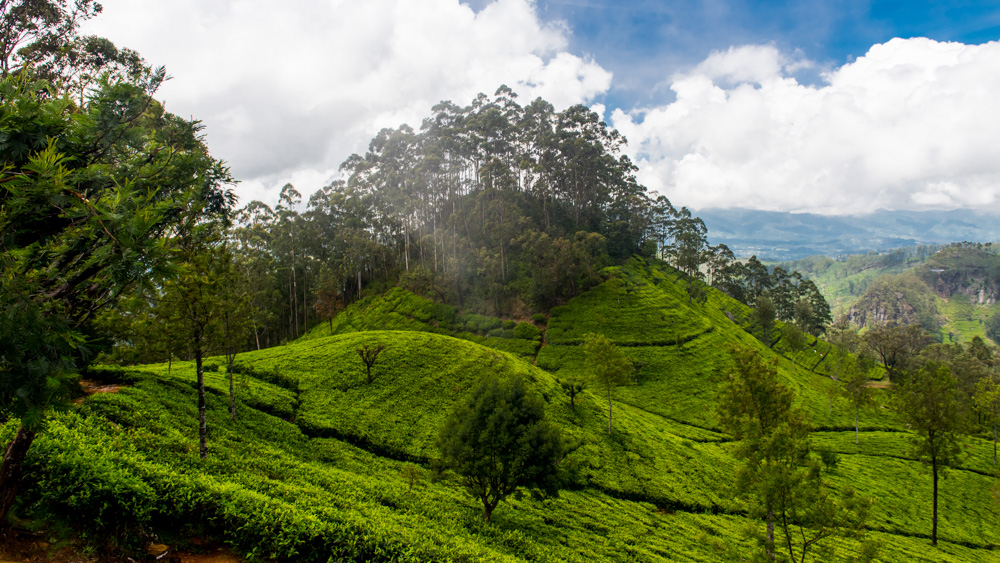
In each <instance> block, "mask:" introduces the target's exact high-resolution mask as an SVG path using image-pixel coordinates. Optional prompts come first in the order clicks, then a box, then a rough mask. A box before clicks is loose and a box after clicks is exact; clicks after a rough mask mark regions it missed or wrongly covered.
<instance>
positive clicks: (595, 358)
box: [583, 333, 632, 435]
mask: <svg viewBox="0 0 1000 563" xmlns="http://www.w3.org/2000/svg"><path fill="white" fill-rule="evenodd" d="M583 351H584V354H585V355H586V358H587V367H588V369H589V370H590V373H591V376H592V377H593V378H594V382H595V383H596V384H597V385H598V386H599V387H601V388H602V389H603V390H604V391H605V392H606V393H607V395H608V434H609V435H610V434H611V420H612V416H611V405H612V394H613V393H614V390H615V388H616V387H618V386H619V385H622V384H624V383H627V382H628V374H629V373H630V372H631V371H632V368H631V364H630V363H629V361H628V358H626V357H625V353H624V352H622V351H621V349H620V348H618V347H617V346H615V343H614V342H612V341H611V339H610V338H608V337H607V336H604V335H603V334H594V333H589V334H586V335H584V342H583Z"/></svg>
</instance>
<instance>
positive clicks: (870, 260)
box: [769, 245, 941, 316]
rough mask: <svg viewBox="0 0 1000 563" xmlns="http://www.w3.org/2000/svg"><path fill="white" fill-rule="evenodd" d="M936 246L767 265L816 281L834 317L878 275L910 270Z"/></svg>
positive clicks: (845, 309) (810, 257)
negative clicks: (779, 267)
mask: <svg viewBox="0 0 1000 563" xmlns="http://www.w3.org/2000/svg"><path fill="white" fill-rule="evenodd" d="M939 248H941V247H940V246H939V245H920V246H914V247H907V248H897V249H894V250H888V251H883V252H868V253H866V254H851V255H846V256H841V257H839V258H837V259H833V258H830V257H829V256H819V255H816V256H809V257H806V258H802V259H799V260H794V261H789V262H780V263H774V264H771V263H769V265H779V266H781V267H782V268H784V269H785V270H787V271H789V272H791V271H798V272H800V273H802V275H804V276H806V277H808V278H809V279H811V280H813V281H814V282H816V285H817V286H819V288H820V290H821V291H822V292H823V296H824V297H826V299H827V301H828V302H829V303H830V309H831V311H832V312H833V314H834V316H836V315H840V314H846V313H847V312H848V311H850V310H851V306H852V305H854V303H855V302H856V301H857V300H858V299H859V298H860V297H861V296H862V295H864V294H865V292H866V291H867V290H868V287H869V285H871V283H872V282H873V281H874V280H876V279H877V278H879V277H880V276H883V275H886V274H899V273H902V272H905V271H907V270H911V269H913V268H915V267H917V266H919V265H920V264H923V263H924V262H926V261H927V259H928V258H930V256H931V255H933V254H934V252H936V251H937V250H938V249H939Z"/></svg>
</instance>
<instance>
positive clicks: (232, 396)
mask: <svg viewBox="0 0 1000 563" xmlns="http://www.w3.org/2000/svg"><path fill="white" fill-rule="evenodd" d="M229 417H230V418H232V419H233V420H236V393H235V392H234V390H233V362H229Z"/></svg>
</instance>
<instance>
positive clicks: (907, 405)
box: [895, 361, 966, 546]
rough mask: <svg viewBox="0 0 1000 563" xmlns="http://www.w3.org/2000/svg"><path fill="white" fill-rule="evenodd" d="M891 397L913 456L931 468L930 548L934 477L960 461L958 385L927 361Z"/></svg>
mask: <svg viewBox="0 0 1000 563" xmlns="http://www.w3.org/2000/svg"><path fill="white" fill-rule="evenodd" d="M895 397H896V403H897V406H898V409H899V412H900V414H902V415H903V419H904V420H905V421H906V423H907V424H908V425H909V426H910V428H911V429H912V431H913V437H912V439H911V445H912V453H913V455H914V456H916V457H917V459H919V460H920V461H922V462H924V463H925V464H927V465H929V466H930V468H931V476H932V479H933V497H932V498H933V504H932V507H933V508H932V512H931V545H935V546H936V545H937V532H938V475H939V473H940V472H941V470H942V469H944V468H945V467H949V466H952V465H955V464H956V463H957V462H958V461H960V460H961V459H962V450H963V442H962V437H963V433H964V432H965V429H966V420H965V419H964V418H963V417H962V416H961V415H962V412H961V405H960V404H959V395H958V382H957V381H956V380H955V378H954V377H953V376H952V375H951V372H950V371H949V370H948V367H947V366H945V365H942V364H938V363H937V362H933V361H932V362H927V363H926V364H925V365H924V366H923V367H922V368H921V369H920V370H918V371H917V372H916V373H914V374H912V375H911V376H910V377H909V378H908V379H907V381H906V382H905V383H903V384H902V385H899V386H898V387H897V388H896V390H895Z"/></svg>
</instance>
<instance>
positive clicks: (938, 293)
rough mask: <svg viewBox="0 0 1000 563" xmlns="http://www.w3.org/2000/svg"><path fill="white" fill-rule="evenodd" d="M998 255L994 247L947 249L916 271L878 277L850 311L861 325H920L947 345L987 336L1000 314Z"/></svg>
mask: <svg viewBox="0 0 1000 563" xmlns="http://www.w3.org/2000/svg"><path fill="white" fill-rule="evenodd" d="M998 299H1000V255H997V254H996V253H995V249H994V248H993V245H990V244H987V245H981V244H971V243H963V244H957V245H951V246H947V247H945V248H942V249H941V250H939V251H938V252H936V253H934V255H932V256H931V257H929V258H928V259H927V260H926V261H925V262H924V263H922V264H920V265H918V266H916V267H914V268H913V269H912V270H910V271H907V272H903V273H899V274H894V275H883V276H881V277H879V278H877V279H876V280H875V281H874V282H872V283H871V285H870V286H869V287H868V289H867V290H866V291H865V293H864V295H862V296H861V298H859V299H858V300H857V302H855V303H854V304H853V305H852V306H851V309H850V312H849V318H850V319H851V321H852V322H854V323H855V324H857V325H858V326H861V327H864V326H866V325H870V324H872V323H878V324H885V323H905V324H909V323H918V324H920V325H922V326H923V327H924V328H925V329H926V330H927V331H929V332H930V333H931V334H934V335H936V336H937V337H938V338H939V339H940V340H943V341H946V342H967V341H969V340H971V339H972V338H974V337H976V336H979V337H985V336H986V331H985V322H986V321H987V320H988V319H989V318H990V317H992V316H993V315H996V314H997V313H998V312H1000V306H998V304H997V302H998Z"/></svg>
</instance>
